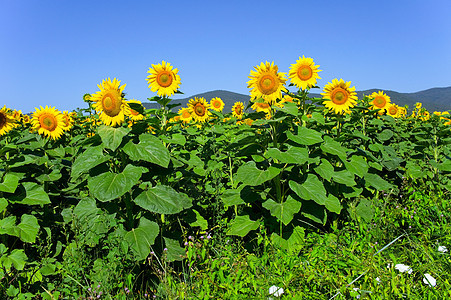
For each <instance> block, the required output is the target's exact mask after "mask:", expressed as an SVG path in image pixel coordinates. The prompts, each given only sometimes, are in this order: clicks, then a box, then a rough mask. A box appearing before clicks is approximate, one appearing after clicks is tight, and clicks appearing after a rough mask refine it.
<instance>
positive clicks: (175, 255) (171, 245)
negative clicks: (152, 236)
mask: <svg viewBox="0 0 451 300" xmlns="http://www.w3.org/2000/svg"><path fill="white" fill-rule="evenodd" d="M163 239H164V244H165V245H166V248H167V249H168V250H167V252H166V255H167V256H166V259H167V260H168V261H175V260H178V261H180V260H183V257H184V256H185V249H183V248H182V247H180V243H179V241H177V240H173V239H170V238H167V237H163Z"/></svg>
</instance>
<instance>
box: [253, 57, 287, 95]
mask: <svg viewBox="0 0 451 300" xmlns="http://www.w3.org/2000/svg"><path fill="white" fill-rule="evenodd" d="M255 69H256V71H253V70H251V74H250V76H249V79H250V80H249V81H248V82H247V87H248V88H252V90H251V99H258V98H263V99H264V101H265V102H268V103H273V102H275V101H276V99H281V98H282V91H284V92H286V91H287V90H286V88H285V87H284V86H283V85H284V84H285V82H286V81H287V79H286V78H285V73H278V72H277V71H278V68H277V66H276V65H274V62H272V63H269V62H266V63H265V64H263V63H261V64H260V66H257V67H255Z"/></svg>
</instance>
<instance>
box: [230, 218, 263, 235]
mask: <svg viewBox="0 0 451 300" xmlns="http://www.w3.org/2000/svg"><path fill="white" fill-rule="evenodd" d="M259 226H260V222H259V221H252V220H251V219H250V218H249V216H248V215H244V216H236V217H235V219H234V220H233V221H232V224H231V226H230V228H229V230H228V231H227V235H238V236H241V237H244V236H246V235H247V234H248V233H249V232H250V231H252V230H256V229H257V228H258V227H259Z"/></svg>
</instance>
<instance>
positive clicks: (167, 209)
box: [133, 185, 192, 215]
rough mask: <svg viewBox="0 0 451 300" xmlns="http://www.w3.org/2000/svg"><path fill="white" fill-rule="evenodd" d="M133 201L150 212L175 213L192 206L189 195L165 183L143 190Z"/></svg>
mask: <svg viewBox="0 0 451 300" xmlns="http://www.w3.org/2000/svg"><path fill="white" fill-rule="evenodd" d="M133 201H134V202H135V203H136V204H137V205H138V206H140V207H142V208H144V209H146V210H148V211H150V212H154V213H159V214H167V215H169V214H176V213H178V212H181V211H182V210H184V209H186V208H190V207H191V206H192V203H191V202H192V199H191V198H190V197H188V196H187V195H186V194H184V193H179V192H177V191H176V190H174V189H173V188H171V187H170V186H166V185H157V186H155V187H153V188H150V189H148V190H146V191H143V192H142V193H141V194H139V195H138V197H136V198H135V199H134V200H133Z"/></svg>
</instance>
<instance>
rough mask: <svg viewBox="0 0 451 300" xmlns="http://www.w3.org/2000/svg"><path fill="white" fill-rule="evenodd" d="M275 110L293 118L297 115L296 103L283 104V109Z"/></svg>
mask: <svg viewBox="0 0 451 300" xmlns="http://www.w3.org/2000/svg"><path fill="white" fill-rule="evenodd" d="M277 109H278V110H281V111H283V112H285V113H287V114H290V115H293V116H297V115H298V106H297V105H296V103H292V102H285V103H284V104H283V107H278V108H277Z"/></svg>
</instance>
